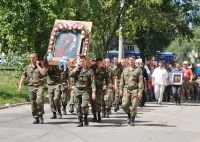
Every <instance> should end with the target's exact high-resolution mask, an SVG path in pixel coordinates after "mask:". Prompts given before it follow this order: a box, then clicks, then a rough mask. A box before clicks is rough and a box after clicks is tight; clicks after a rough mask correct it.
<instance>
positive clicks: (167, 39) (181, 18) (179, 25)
mask: <svg viewBox="0 0 200 142" xmlns="http://www.w3.org/2000/svg"><path fill="white" fill-rule="evenodd" d="M189 11H190V12H189ZM196 11H197V5H196V4H195V3H193V1H192V0H183V1H180V0H176V1H172V0H159V1H154V2H151V1H142V0H139V1H130V3H129V8H128V10H127V11H126V15H125V16H124V21H125V22H124V23H123V34H124V36H125V37H126V38H128V39H129V41H131V43H133V44H135V45H137V46H138V47H139V49H140V52H141V57H142V58H143V60H144V57H145V56H144V55H146V56H151V55H155V53H156V51H158V50H159V51H163V50H164V49H165V48H166V47H167V46H168V45H169V44H170V43H171V42H172V41H173V40H174V39H175V37H176V36H180V37H183V38H187V39H190V38H192V37H193V34H192V31H191V30H190V29H189V22H194V20H195V18H196Z"/></svg>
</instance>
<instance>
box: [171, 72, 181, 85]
mask: <svg viewBox="0 0 200 142" xmlns="http://www.w3.org/2000/svg"><path fill="white" fill-rule="evenodd" d="M172 82H173V84H174V85H180V84H181V83H182V74H181V73H173V75H172Z"/></svg>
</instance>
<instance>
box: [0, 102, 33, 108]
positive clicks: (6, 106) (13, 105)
mask: <svg viewBox="0 0 200 142" xmlns="http://www.w3.org/2000/svg"><path fill="white" fill-rule="evenodd" d="M27 104H30V102H25V103H19V104H12V105H5V106H0V109H6V108H11V107H16V106H20V105H27Z"/></svg>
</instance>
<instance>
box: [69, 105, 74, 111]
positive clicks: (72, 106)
mask: <svg viewBox="0 0 200 142" xmlns="http://www.w3.org/2000/svg"><path fill="white" fill-rule="evenodd" d="M69 112H70V113H73V112H74V104H70V108H69Z"/></svg>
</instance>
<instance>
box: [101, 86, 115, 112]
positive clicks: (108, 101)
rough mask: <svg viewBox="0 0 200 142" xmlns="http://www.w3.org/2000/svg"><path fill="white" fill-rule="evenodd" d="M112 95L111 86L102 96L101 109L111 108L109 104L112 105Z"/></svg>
mask: <svg viewBox="0 0 200 142" xmlns="http://www.w3.org/2000/svg"><path fill="white" fill-rule="evenodd" d="M112 96H113V90H112V88H111V89H110V88H109V89H108V94H106V95H105V96H103V99H102V109H105V108H108V109H109V108H111V106H112Z"/></svg>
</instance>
